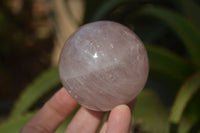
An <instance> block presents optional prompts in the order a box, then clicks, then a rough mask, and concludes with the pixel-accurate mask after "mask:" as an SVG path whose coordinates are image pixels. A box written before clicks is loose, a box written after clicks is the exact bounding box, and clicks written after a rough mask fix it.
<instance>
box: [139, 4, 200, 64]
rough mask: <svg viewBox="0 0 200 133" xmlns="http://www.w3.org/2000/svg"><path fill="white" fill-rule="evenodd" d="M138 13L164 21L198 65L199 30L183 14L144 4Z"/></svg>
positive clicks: (199, 53) (199, 48)
mask: <svg viewBox="0 0 200 133" xmlns="http://www.w3.org/2000/svg"><path fill="white" fill-rule="evenodd" d="M138 15H149V16H153V17H155V18H157V19H159V20H161V21H163V22H164V23H166V24H167V25H168V26H169V27H170V28H171V29H172V30H173V31H174V32H175V33H176V34H177V35H178V36H179V37H180V39H181V40H182V41H183V43H184V44H185V47H186V50H187V51H188V54H189V55H190V57H191V59H192V60H193V61H194V63H195V64H196V65H198V66H200V52H199V51H200V45H199V44H200V32H199V31H198V30H197V29H196V28H195V27H194V26H193V25H192V24H191V23H190V22H189V21H188V20H187V19H186V18H184V17H183V16H181V15H179V14H177V13H175V12H172V11H170V10H168V9H164V8H160V7H152V6H146V7H145V8H143V9H141V10H140V11H139V14H138Z"/></svg>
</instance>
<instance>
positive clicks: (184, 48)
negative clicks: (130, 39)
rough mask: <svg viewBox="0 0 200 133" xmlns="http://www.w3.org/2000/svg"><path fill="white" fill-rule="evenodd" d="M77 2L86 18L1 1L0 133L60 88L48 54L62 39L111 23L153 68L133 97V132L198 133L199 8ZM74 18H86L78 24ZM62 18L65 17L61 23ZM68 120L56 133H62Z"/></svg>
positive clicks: (178, 0)
mask: <svg viewBox="0 0 200 133" xmlns="http://www.w3.org/2000/svg"><path fill="white" fill-rule="evenodd" d="M74 1H76V2H77V3H79V2H80V3H81V5H82V7H83V10H84V13H83V10H81V6H71V4H70V0H65V1H62V2H64V4H63V5H64V9H65V10H58V9H62V8H61V7H59V8H58V7H57V6H59V3H58V2H55V1H54V0H46V1H45V0H35V1H31V0H9V1H6V0H2V1H0V27H1V29H0V40H1V44H0V79H1V80H0V85H1V90H0V92H1V95H0V97H1V98H0V100H1V103H0V104H1V114H2V115H1V116H2V118H1V119H3V122H2V123H1V125H0V132H2V133H15V132H18V131H20V129H21V127H22V126H23V125H24V123H25V122H26V121H27V120H28V119H30V117H31V116H32V115H33V114H34V113H35V112H36V111H37V109H38V108H39V107H40V106H41V105H42V104H43V103H44V102H45V101H46V99H48V98H49V97H50V96H51V95H52V94H53V93H54V92H55V91H56V90H57V89H59V88H60V86H61V84H60V79H59V76H58V70H57V67H56V65H54V64H56V63H55V62H56V61H53V60H52V58H53V57H55V56H56V55H55V54H52V53H54V50H55V49H57V48H58V45H59V42H60V43H63V41H62V39H60V37H61V36H64V38H65V39H67V38H66V33H64V32H65V31H66V30H67V31H70V32H69V33H71V32H72V31H73V30H75V29H76V28H77V27H78V26H80V25H82V24H85V23H89V22H93V21H97V20H112V21H117V22H119V23H122V24H124V25H126V26H128V27H129V28H130V29H132V30H133V31H134V32H135V33H136V34H137V35H138V36H139V37H140V38H141V39H142V41H143V42H144V43H145V45H146V48H147V52H148V56H149V61H150V73H149V79H148V82H147V85H146V87H145V89H144V90H143V91H142V92H141V94H140V95H139V96H138V100H137V104H136V106H135V109H134V112H133V119H134V123H133V125H132V131H131V132H135V133H168V132H170V133H200V126H199V125H200V102H199V101H200V25H199V24H200V17H199V13H200V7H199V4H200V3H199V1H197V0H84V1H82V0H74ZM53 5H54V6H53ZM75 11H80V12H79V14H81V13H83V14H82V17H81V15H80V16H79V17H77V15H76V13H74V12H75ZM64 12H67V15H68V17H63V14H62V13H64ZM65 18H67V20H64V19H65ZM66 22H67V23H66ZM69 22H70V24H69ZM67 25H68V27H67V28H66V26H67ZM62 28H63V29H64V31H63V30H61V29H62ZM72 28H73V29H72ZM69 33H67V34H69ZM55 53H56V52H55ZM57 53H59V52H57ZM52 55H53V57H52ZM58 55H59V54H58ZM55 60H56V59H55ZM52 62H53V63H52ZM33 79H34V80H33ZM32 80H33V81H32ZM24 88H25V89H24ZM19 92H20V93H19ZM16 98H17V100H16V101H15V99H16ZM13 102H14V105H13ZM10 110H11V113H10V114H9V115H8V111H10ZM5 116H6V117H5ZM72 117H73V115H72V116H71V117H70V118H69V119H68V120H66V122H64V123H63V125H61V127H60V128H59V129H58V130H57V132H63V131H64V129H65V128H66V126H67V124H68V123H69V121H70V119H71V118H72Z"/></svg>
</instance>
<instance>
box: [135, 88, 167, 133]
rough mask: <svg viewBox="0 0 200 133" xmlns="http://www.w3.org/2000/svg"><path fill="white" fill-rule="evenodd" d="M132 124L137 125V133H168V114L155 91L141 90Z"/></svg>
mask: <svg viewBox="0 0 200 133" xmlns="http://www.w3.org/2000/svg"><path fill="white" fill-rule="evenodd" d="M133 117H134V118H135V120H134V123H135V124H136V125H139V131H141V132H142V131H144V132H151V133H167V132H168V127H169V124H168V112H167V109H166V108H165V107H164V105H163V104H162V102H161V99H160V97H159V96H158V95H157V94H156V92H155V91H153V90H150V89H145V90H143V91H142V92H141V93H140V94H139V96H138V98H137V102H136V105H135V108H134V111H133Z"/></svg>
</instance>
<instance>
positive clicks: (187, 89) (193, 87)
mask: <svg viewBox="0 0 200 133" xmlns="http://www.w3.org/2000/svg"><path fill="white" fill-rule="evenodd" d="M199 88H200V72H198V73H196V74H195V75H193V76H192V77H190V78H189V79H188V80H187V81H186V82H185V83H184V84H183V86H182V87H181V88H180V90H179V92H178V95H177V96H176V100H175V102H174V104H173V106H172V109H171V113H170V117H169V118H170V122H171V123H172V124H178V123H179V122H180V119H181V117H182V114H183V112H184V109H185V108H186V106H187V103H188V102H189V100H190V99H191V98H192V96H193V95H194V94H195V93H196V92H197V90H198V89H199Z"/></svg>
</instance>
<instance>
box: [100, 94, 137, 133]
mask: <svg viewBox="0 0 200 133" xmlns="http://www.w3.org/2000/svg"><path fill="white" fill-rule="evenodd" d="M136 101H137V99H136V98H135V99H134V100H132V101H131V102H130V103H128V106H129V108H130V109H131V112H132V111H133V108H134V106H135V103H136ZM107 126H108V119H107V120H106V121H105V122H104V124H103V126H102V128H101V131H100V133H105V132H106V130H107Z"/></svg>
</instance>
